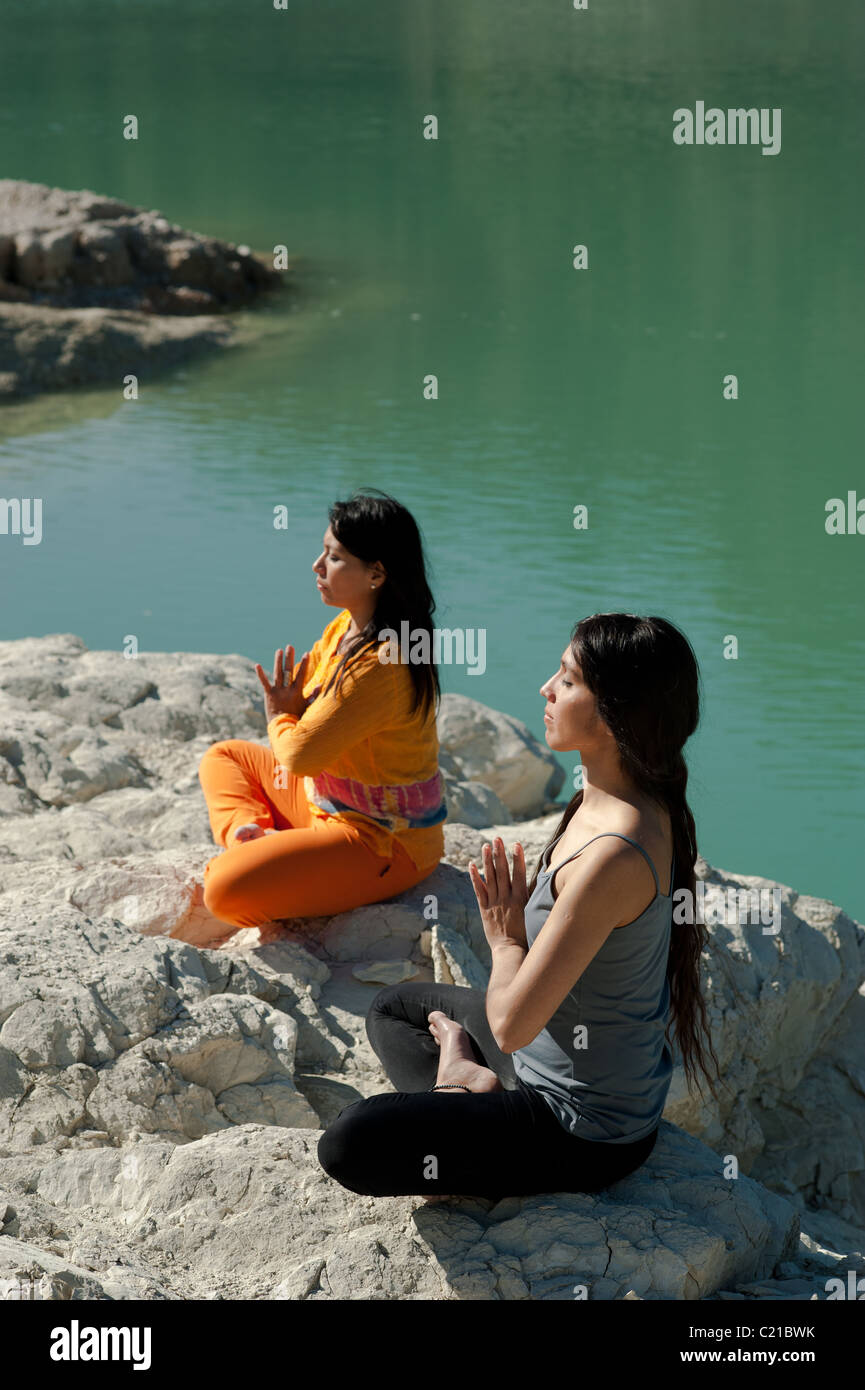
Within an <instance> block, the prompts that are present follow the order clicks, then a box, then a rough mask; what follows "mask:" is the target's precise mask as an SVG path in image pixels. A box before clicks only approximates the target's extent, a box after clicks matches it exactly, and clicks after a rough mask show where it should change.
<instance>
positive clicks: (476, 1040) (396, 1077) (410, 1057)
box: [366, 980, 516, 1091]
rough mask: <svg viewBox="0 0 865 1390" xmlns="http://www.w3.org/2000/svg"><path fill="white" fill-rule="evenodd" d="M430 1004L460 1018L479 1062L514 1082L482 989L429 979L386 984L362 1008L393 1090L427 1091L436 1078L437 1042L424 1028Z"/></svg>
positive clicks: (505, 1082)
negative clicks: (488, 1012)
mask: <svg viewBox="0 0 865 1390" xmlns="http://www.w3.org/2000/svg"><path fill="white" fill-rule="evenodd" d="M435 1009H440V1010H441V1012H442V1013H443V1014H446V1015H447V1017H448V1018H452V1019H453V1020H454V1022H455V1023H460V1024H462V1026H463V1028H464V1029H465V1030H466V1033H467V1034H468V1037H469V1041H470V1042H471V1045H472V1051H473V1053H474V1057H475V1061H476V1062H477V1063H478V1064H479V1065H480V1066H482V1067H489V1068H490V1070H491V1071H494V1072H495V1074H496V1076H497V1077H498V1078H499V1081H501V1083H502V1085H503V1086H504V1087H505V1088H507V1089H511V1090H513V1089H515V1088H516V1074H515V1072H514V1064H513V1062H512V1060H511V1058H510V1057H509V1056H508V1054H507V1053H505V1052H502V1050H501V1048H500V1047H499V1045H498V1043H497V1042H496V1040H495V1038H494V1037H493V1035H492V1031H491V1029H490V1025H489V1022H488V1020H487V1011H486V995H485V994H484V991H483V990H480V989H467V988H466V987H465V986H463V985H446V984H437V983H436V982H435V981H434V980H430V981H409V982H408V983H406V984H399V985H387V986H386V987H385V988H384V989H381V990H379V992H378V994H377V995H376V996H375V998H374V999H373V1001H372V1003H371V1005H370V1008H369V1013H368V1014H367V1018H366V1033H367V1037H368V1038H369V1041H370V1043H371V1045H372V1049H373V1051H374V1052H375V1054H376V1056H377V1057H378V1059H379V1061H380V1062H381V1064H382V1066H383V1067H384V1069H385V1072H386V1073H387V1076H388V1079H389V1080H390V1082H391V1083H392V1085H393V1086H395V1087H396V1089H397V1090H398V1091H429V1090H430V1088H431V1087H432V1086H433V1084H434V1083H435V1079H436V1073H437V1071H438V1064H439V1057H440V1048H439V1045H438V1043H437V1042H436V1040H435V1038H434V1037H433V1035H432V1033H431V1032H430V1031H429V1015H430V1014H431V1013H432V1012H433V1010H435Z"/></svg>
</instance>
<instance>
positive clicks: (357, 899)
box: [198, 738, 434, 927]
mask: <svg viewBox="0 0 865 1390" xmlns="http://www.w3.org/2000/svg"><path fill="white" fill-rule="evenodd" d="M278 767H279V764H278V763H277V761H276V758H275V757H274V755H273V752H272V750H271V749H270V748H266V747H262V746H261V744H258V743H249V742H247V741H246V740H245V739H239V738H232V739H227V740H226V741H224V742H222V743H214V744H213V746H212V747H211V748H208V750H207V752H206V753H205V754H204V757H203V758H202V759H201V762H200V764H199V768H198V778H199V781H200V782H201V786H202V789H203V791H204V798H205V801H206V802H207V809H208V813H209V815H210V828H211V830H212V831H213V838H214V840H215V841H216V843H217V844H218V845H226V846H227V848H226V850H225V852H224V853H223V854H219V855H217V856H216V858H215V859H211V860H209V862H208V863H207V865H206V867H205V870H204V902H205V906H206V907H207V909H208V911H210V912H212V913H213V916H214V917H218V918H220V920H221V921H223V922H229V923H230V924H231V925H232V926H233V927H260V926H263V925H264V923H265V922H273V921H277V920H279V919H281V918H284V917H332V916H334V915H335V914H336V913H337V912H347V911H348V910H349V909H350V908H353V907H361V906H362V905H363V904H364V903H378V902H384V901H385V900H386V899H387V898H392V897H395V896H396V894H397V893H403V892H404V891H405V890H406V889H407V888H412V887H414V885H415V884H416V883H420V882H421V880H422V879H424V878H426V877H427V875H428V874H431V873H432V871H433V867H434V866H429V865H428V866H427V867H426V868H423V869H419V868H418V867H417V865H416V864H415V863H414V861H413V860H412V858H411V856H410V855H409V854H408V853H407V852H406V851H405V850H404V849H403V847H402V845H400V844H399V843H396V842H395V843H394V846H393V851H394V854H393V859H392V860H388V859H382V858H381V857H380V856H379V855H377V854H374V853H373V852H372V850H370V849H369V848H368V847H367V846H366V845H365V844H363V842H362V841H361V840H360V839H359V837H358V834H357V831H356V830H355V828H354V827H353V826H352V825H351V823H350V822H348V821H343V820H340V819H338V818H337V817H329V818H328V819H327V820H322V819H321V818H319V817H314V816H312V815H311V814H310V810H309V804H308V802H307V799H306V794H305V792H304V786H303V779H302V778H300V777H293V776H292V775H291V774H290V773H289V772H287V771H286V770H285V769H284V768H283V769H282V773H281V779H282V781H285V782H287V784H288V785H287V786H286V787H284V788H283V787H280V786H279V785H277V769H278ZM251 824H255V825H260V826H262V827H263V828H264V829H271V828H273V829H276V830H279V831H280V832H281V833H280V834H278V835H261V836H259V838H258V839H257V840H246V841H243V842H240V843H238V842H237V841H235V840H234V839H233V835H234V831H235V830H237V829H238V827H239V826H241V825H251Z"/></svg>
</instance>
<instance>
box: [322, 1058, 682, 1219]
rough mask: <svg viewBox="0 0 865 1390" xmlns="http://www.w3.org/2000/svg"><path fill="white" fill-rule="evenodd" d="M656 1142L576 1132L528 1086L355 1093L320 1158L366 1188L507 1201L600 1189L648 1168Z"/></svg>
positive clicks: (354, 1185) (378, 1193)
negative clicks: (621, 1141)
mask: <svg viewBox="0 0 865 1390" xmlns="http://www.w3.org/2000/svg"><path fill="white" fill-rule="evenodd" d="M654 1142H655V1136H654V1135H652V1136H650V1137H649V1139H647V1140H643V1141H641V1142H640V1143H639V1144H632V1145H617V1144H606V1143H598V1142H591V1141H589V1140H584V1139H577V1138H575V1137H574V1136H573V1135H570V1134H569V1133H568V1132H567V1131H566V1130H565V1129H563V1127H562V1126H561V1125H560V1124H559V1122H558V1120H557V1119H556V1118H555V1116H554V1115H553V1113H552V1111H551V1110H550V1109H549V1107H548V1106H547V1104H546V1102H545V1101H544V1100H543V1098H542V1097H541V1096H540V1095H539V1094H538V1093H537V1092H535V1091H533V1090H532V1089H531V1088H529V1087H528V1086H524V1085H520V1086H518V1088H517V1089H516V1090H515V1091H487V1092H480V1093H476V1092H473V1093H471V1094H466V1093H465V1092H459V1093H457V1092H454V1093H453V1094H450V1093H449V1092H426V1093H423V1094H421V1093H417V1092H413V1093H407V1092H397V1093H396V1094H384V1095H377V1096H371V1097H369V1098H368V1099H366V1100H359V1101H355V1102H354V1104H352V1105H349V1106H346V1108H345V1109H344V1110H342V1111H341V1113H340V1114H339V1115H338V1116H337V1118H336V1119H335V1120H334V1122H333V1123H332V1124H331V1125H330V1126H329V1127H328V1129H326V1130H325V1132H324V1134H323V1135H322V1137H321V1139H320V1140H319V1144H318V1158H319V1162H320V1163H321V1165H322V1167H323V1168H324V1170H325V1172H326V1173H327V1174H328V1175H329V1176H330V1177H332V1178H333V1179H334V1180H335V1181H336V1182H338V1183H340V1184H341V1186H343V1187H346V1188H348V1189H349V1190H350V1191H352V1192H358V1193H363V1194H365V1195H367V1196H372V1197H396V1196H417V1197H427V1196H451V1197H459V1196H466V1197H486V1198H490V1199H492V1200H496V1201H498V1200H500V1199H501V1198H503V1197H509V1196H514V1197H516V1196H525V1195H529V1194H532V1193H539V1192H596V1191H600V1190H601V1189H602V1188H604V1187H606V1186H608V1185H609V1184H610V1183H612V1182H615V1181H617V1180H618V1179H619V1178H621V1177H623V1176H626V1175H627V1173H628V1172H631V1171H633V1170H634V1169H635V1168H636V1167H639V1165H640V1164H641V1163H643V1162H644V1161H645V1159H646V1158H647V1157H648V1155H649V1153H650V1152H651V1149H652V1147H653V1145H654ZM617 1150H618V1152H616V1151H617Z"/></svg>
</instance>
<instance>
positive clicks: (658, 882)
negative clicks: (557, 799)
mask: <svg viewBox="0 0 865 1390" xmlns="http://www.w3.org/2000/svg"><path fill="white" fill-rule="evenodd" d="M607 835H615V836H616V838H617V839H619V840H627V842H628V844H629V845H633V846H634V849H638V850H639V851H640V853H641V854H642V856H643V858H644V859H645V861H646V863H647V864H648V866H649V868H650V869H651V870H652V877H653V879H654V880H655V891H656V892H658V893H660V892H661V880H660V879H659V878H658V874H657V870H656V869H655V866H654V864H653V863H652V860H651V858H650V857H649V855H648V853H647V852H646V850H644V849H643V846H642V845H638V844H637V841H636V840H632V839H631V837H630V835H622V834H620V832H619V831H618V830H602V831H601V833H600V835H593V836H592V838H591V840H587V841H586V843H585V844H584V845H581V846H580V848H579V849H575V850H574V852H573V854H569V855H568V857H567V859H563V860H562V862H561V864H557V865H556V873H558V871H559V869H561V868H563V867H564V865H565V864H570V862H571V860H572V859H576V857H577V855H578V854H582V852H583V850H584V849H586V848H587V846H588V845H593V844H594V843H595V840H603V839H604V837H605V836H607ZM550 858H552V845H551V846H550ZM674 862H675V861H674ZM547 863H548V864H549V860H547Z"/></svg>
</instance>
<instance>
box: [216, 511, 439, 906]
mask: <svg viewBox="0 0 865 1390" xmlns="http://www.w3.org/2000/svg"><path fill="white" fill-rule="evenodd" d="M329 521H330V525H329V526H328V529H327V530H326V532H325V534H324V548H323V550H322V553H321V554H320V555H319V557H318V559H317V560H316V561H315V564H314V565H313V567H312V568H313V571H314V572H315V574H316V576H317V587H318V590H319V593H320V594H321V598H322V601H323V602H324V603H326V604H327V605H328V606H330V607H333V608H338V609H339V610H340V612H339V615H338V616H337V617H336V618H334V619H333V621H332V622H331V623H330V624H329V625H328V626H327V627H326V628H325V630H324V632H323V634H322V636H321V638H320V639H319V640H318V641H317V642H316V643H315V645H314V646H313V648H312V651H311V652H307V653H305V654H304V656H303V658H302V660H301V661H300V662H299V663H298V664H297V665H296V666H295V663H294V648H293V647H286V649H285V659H284V660H283V652H282V650H279V651H277V652H276V655H275V658H274V665H273V676H272V680H268V678H267V676H266V675H265V673H264V671H263V669H262V667H261V666H260V665H256V668H255V669H256V673H257V675H258V678H259V680H260V681H261V684H262V686H263V688H264V703H265V713H266V715H267V733H268V738H269V741H270V746H269V747H268V748H264V747H262V746H261V745H260V744H257V743H251V742H247V741H246V740H243V739H228V740H226V741H224V742H221V743H215V744H213V746H212V747H211V748H209V749H208V750H207V752H206V753H205V755H204V757H203V758H202V760H201V764H200V766H199V780H200V782H201V786H202V789H203V791H204V796H205V799H206V801H207V808H208V812H209V815H210V826H211V829H212V831H213V837H214V839H215V840H216V842H217V844H220V845H224V846H225V850H224V853H222V854H220V855H217V856H216V858H214V859H211V860H210V861H209V863H208V864H207V866H206V868H205V872H204V901H205V904H206V906H207V908H208V909H209V911H210V912H211V913H212V914H213V915H214V916H215V917H218V918H219V919H220V920H221V921H223V922H225V923H227V924H229V926H230V927H231V928H238V927H257V926H261V925H263V924H264V923H265V922H270V921H274V920H278V919H281V918H288V917H327V916H332V915H334V914H335V913H338V912H344V911H346V910H347V909H349V908H353V907H360V906H361V905H362V904H364V903H374V902H381V901H383V900H385V899H387V898H392V897H394V896H395V895H396V894H398V893H402V892H404V891H405V890H406V889H407V888H411V887H413V886H414V885H415V884H416V883H419V882H420V881H421V880H422V879H424V878H426V877H427V875H428V874H430V873H432V871H433V869H434V868H435V867H436V865H437V864H438V862H439V860H440V859H441V857H442V854H443V853H444V835H443V831H442V822H443V821H444V819H445V816H446V807H445V802H444V784H443V781H442V778H441V774H440V773H439V769H438V736H437V732H436V706H437V702H438V698H439V682H438V674H437V671H436V668H435V665H434V664H433V663H432V662H428V663H417V662H411V663H408V664H402V663H397V662H394V661H392V660H382V659H380V658H381V657H384V656H385V655H386V653H387V654H390V655H392V654H393V650H394V649H393V647H392V646H390V644H389V643H387V642H386V641H384V640H383V639H381V638H380V636H379V634H381V633H382V632H384V631H385V630H386V629H389V630H391V631H395V632H401V631H402V630H403V629H402V628H401V626H400V624H401V623H402V622H404V621H406V620H407V621H408V623H409V628H410V630H412V631H417V630H418V629H426V630H427V631H428V632H429V633H430V635H432V614H433V611H434V608H435V604H434V601H433V597H432V594H431V592H430V589H429V585H428V582H427V578H426V566H425V563H424V555H423V547H422V543H421V538H420V534H419V532H418V528H417V526H416V524H415V521H414V518H413V517H412V515H411V513H410V512H408V511H407V510H406V509H405V508H404V507H402V506H401V505H400V503H398V502H396V501H395V500H394V499H393V498H392V497H388V496H386V495H385V494H383V493H375V494H373V493H361V494H358V495H356V496H355V497H352V498H351V499H350V500H349V501H348V502H336V503H335V504H334V506H333V507H332V508H331V509H330V513H329Z"/></svg>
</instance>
